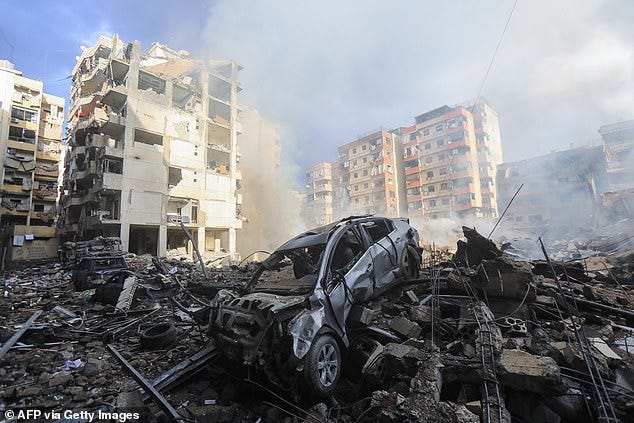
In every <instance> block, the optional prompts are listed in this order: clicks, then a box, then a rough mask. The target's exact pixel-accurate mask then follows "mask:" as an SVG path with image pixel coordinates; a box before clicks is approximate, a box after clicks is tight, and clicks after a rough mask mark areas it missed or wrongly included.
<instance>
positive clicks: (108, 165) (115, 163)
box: [103, 158, 123, 175]
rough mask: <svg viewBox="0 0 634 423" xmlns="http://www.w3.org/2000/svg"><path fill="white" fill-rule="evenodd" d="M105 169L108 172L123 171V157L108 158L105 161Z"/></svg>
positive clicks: (119, 173)
mask: <svg viewBox="0 0 634 423" xmlns="http://www.w3.org/2000/svg"><path fill="white" fill-rule="evenodd" d="M103 171H104V172H108V173H116V174H118V175H121V174H122V173H123V159H114V158H106V159H104V161H103Z"/></svg>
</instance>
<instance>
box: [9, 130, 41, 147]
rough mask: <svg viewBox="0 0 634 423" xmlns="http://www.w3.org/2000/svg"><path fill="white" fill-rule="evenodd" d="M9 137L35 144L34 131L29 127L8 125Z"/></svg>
mask: <svg viewBox="0 0 634 423" xmlns="http://www.w3.org/2000/svg"><path fill="white" fill-rule="evenodd" d="M9 139H10V140H13V141H20V142H28V143H29V144H35V131H32V130H30V129H24V128H18V127H15V126H9Z"/></svg>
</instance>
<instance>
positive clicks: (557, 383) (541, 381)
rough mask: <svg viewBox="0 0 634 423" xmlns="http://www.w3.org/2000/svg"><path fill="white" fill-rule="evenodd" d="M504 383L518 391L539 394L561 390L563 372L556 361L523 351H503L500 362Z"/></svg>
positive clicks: (499, 372)
mask: <svg viewBox="0 0 634 423" xmlns="http://www.w3.org/2000/svg"><path fill="white" fill-rule="evenodd" d="M498 375H499V376H500V380H501V381H502V383H503V384H504V385H506V386H508V387H510V388H511V389H514V390H517V391H531V392H535V393H539V394H546V393H551V392H558V391H560V389H561V386H562V384H561V371H560V369H559V366H557V363H555V360H553V359H552V358H550V357H541V356H537V355H533V354H530V353H527V352H524V351H521V350H508V349H503V350H502V353H501V354H500V357H499V360H498Z"/></svg>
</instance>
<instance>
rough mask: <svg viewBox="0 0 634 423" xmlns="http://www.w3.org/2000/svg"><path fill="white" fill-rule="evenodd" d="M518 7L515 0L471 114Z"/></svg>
mask: <svg viewBox="0 0 634 423" xmlns="http://www.w3.org/2000/svg"><path fill="white" fill-rule="evenodd" d="M516 6H517V0H515V2H514V3H513V7H512V8H511V12H510V13H509V16H508V18H507V19H506V23H505V24H504V29H503V30H502V34H501V35H500V39H499V40H498V43H497V45H496V46H495V51H493V56H491V61H490V62H489V66H488V67H487V70H486V72H485V73H484V78H482V82H481V83H480V88H479V89H478V95H477V96H476V99H475V101H474V102H473V106H471V113H473V110H474V109H475V106H476V102H477V101H478V99H479V98H480V95H482V90H483V89H484V84H485V82H486V80H487V78H488V76H489V72H490V71H491V68H492V67H493V61H494V60H495V56H496V55H497V53H498V50H499V49H500V45H502V40H503V39H504V34H506V30H507V28H508V27H509V23H510V22H511V17H512V16H513V12H514V11H515V7H516Z"/></svg>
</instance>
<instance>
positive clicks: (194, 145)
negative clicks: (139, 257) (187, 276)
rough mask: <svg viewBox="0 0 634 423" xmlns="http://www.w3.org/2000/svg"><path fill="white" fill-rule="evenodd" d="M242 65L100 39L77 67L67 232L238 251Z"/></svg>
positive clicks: (129, 245) (157, 250) (153, 245)
mask: <svg viewBox="0 0 634 423" xmlns="http://www.w3.org/2000/svg"><path fill="white" fill-rule="evenodd" d="M240 69H241V67H240V66H238V65H237V64H235V63H233V62H231V61H207V60H205V61H200V60H193V59H192V58H191V57H190V55H189V53H188V52H186V51H183V50H181V51H174V50H172V49H170V48H168V47H166V46H164V45H161V44H159V43H155V44H153V45H152V47H151V48H150V50H149V51H148V52H147V53H145V54H143V53H142V52H141V50H140V44H139V42H138V41H135V42H132V43H125V42H123V41H122V40H120V39H119V38H118V37H117V36H116V35H115V36H114V37H112V38H108V37H104V36H101V37H100V38H99V39H98V41H97V42H96V44H95V45H93V46H92V47H89V48H87V49H85V50H83V51H82V54H81V55H80V56H79V58H78V60H77V64H76V65H75V68H74V69H73V73H72V87H71V93H70V94H71V105H70V112H69V113H68V124H67V127H68V133H69V142H70V146H71V150H70V152H69V154H67V156H66V160H65V172H64V185H63V189H64V195H63V197H62V199H61V205H62V213H61V217H60V221H59V225H58V228H59V236H60V237H61V239H62V240H80V239H86V238H92V237H93V236H95V235H104V236H119V237H121V241H122V245H123V248H124V249H126V250H128V251H130V252H134V253H137V254H142V253H151V254H159V255H164V254H165V252H166V249H171V248H178V247H182V246H187V247H188V248H189V247H190V246H189V244H188V242H187V238H186V237H185V235H184V233H183V231H182V230H181V228H180V223H181V222H183V223H184V224H185V226H186V227H187V228H188V229H189V231H190V232H191V234H192V236H193V238H194V242H195V243H196V245H197V246H198V248H199V250H200V252H201V253H203V254H205V253H207V255H211V256H214V255H218V254H223V255H226V254H227V253H228V255H229V256H232V255H234V254H235V253H236V230H237V229H239V228H240V227H241V225H242V221H241V219H240V215H239V210H238V209H237V207H236V202H237V192H236V189H237V184H238V183H239V174H238V172H237V162H238V152H237V149H236V138H237V134H238V133H239V132H240V131H241V130H240V125H239V122H238V121H237V118H238V101H237V94H238V91H239V90H240V85H239V84H238V81H237V73H238V71H239V70H240Z"/></svg>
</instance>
